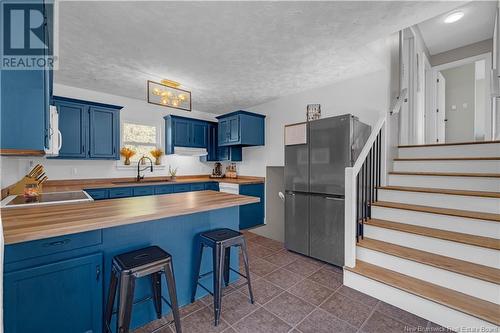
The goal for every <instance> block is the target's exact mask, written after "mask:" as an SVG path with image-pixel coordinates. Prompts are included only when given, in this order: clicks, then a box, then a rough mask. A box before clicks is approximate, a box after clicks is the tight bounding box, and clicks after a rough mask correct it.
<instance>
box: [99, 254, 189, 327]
mask: <svg viewBox="0 0 500 333" xmlns="http://www.w3.org/2000/svg"><path fill="white" fill-rule="evenodd" d="M162 273H165V279H166V282H167V287H168V293H169V296H170V302H168V301H167V300H166V299H165V298H163V296H162V295H161V274H162ZM148 275H149V276H151V285H152V289H153V297H152V298H153V303H154V306H155V311H156V316H157V318H158V319H160V318H161V315H162V310H161V309H162V301H164V302H165V303H167V304H168V305H169V306H170V308H171V309H172V313H173V317H174V322H175V329H176V332H177V333H181V332H182V329H181V324H180V316H179V306H178V303H177V293H176V289H175V279H174V273H173V267H172V256H171V255H170V254H169V253H168V252H165V251H164V250H163V249H161V248H160V247H158V246H149V247H146V248H143V249H139V250H135V251H131V252H127V253H122V254H119V255H117V256H115V257H113V264H112V269H111V281H110V284H109V294H108V302H107V304H106V310H105V314H104V318H105V322H104V325H105V327H104V332H111V328H110V325H111V324H110V323H111V316H112V315H113V305H114V303H115V296H116V290H117V287H118V285H119V286H120V290H119V294H118V311H117V313H118V318H117V320H116V332H117V333H127V332H129V327H130V320H131V318H132V305H133V301H134V289H135V280H136V279H137V278H140V277H144V276H148Z"/></svg>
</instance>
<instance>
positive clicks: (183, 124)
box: [172, 119, 192, 147]
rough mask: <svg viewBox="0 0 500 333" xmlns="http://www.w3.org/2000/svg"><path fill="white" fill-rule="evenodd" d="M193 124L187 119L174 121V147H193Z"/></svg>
mask: <svg viewBox="0 0 500 333" xmlns="http://www.w3.org/2000/svg"><path fill="white" fill-rule="evenodd" d="M191 128H192V123H191V121H189V120H187V119H174V120H173V133H172V134H173V141H174V146H179V147H191Z"/></svg>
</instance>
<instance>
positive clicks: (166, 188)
mask: <svg viewBox="0 0 500 333" xmlns="http://www.w3.org/2000/svg"><path fill="white" fill-rule="evenodd" d="M173 191H174V189H173V186H172V185H160V186H155V194H168V193H172V192H173Z"/></svg>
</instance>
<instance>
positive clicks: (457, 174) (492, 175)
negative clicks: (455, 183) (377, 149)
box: [389, 171, 500, 178]
mask: <svg viewBox="0 0 500 333" xmlns="http://www.w3.org/2000/svg"><path fill="white" fill-rule="evenodd" d="M389 174H390V175H409V176H440V177H488V178H500V173H487V172H416V171H391V172H389Z"/></svg>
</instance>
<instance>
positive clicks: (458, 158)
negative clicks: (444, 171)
mask: <svg viewBox="0 0 500 333" xmlns="http://www.w3.org/2000/svg"><path fill="white" fill-rule="evenodd" d="M498 160H500V156H496V157H406V158H395V159H394V161H403V162H404V161H498Z"/></svg>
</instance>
